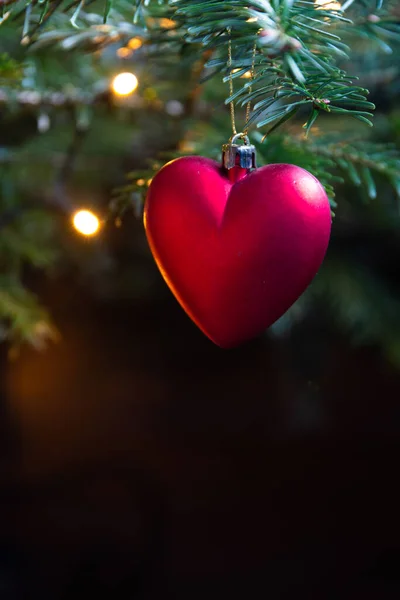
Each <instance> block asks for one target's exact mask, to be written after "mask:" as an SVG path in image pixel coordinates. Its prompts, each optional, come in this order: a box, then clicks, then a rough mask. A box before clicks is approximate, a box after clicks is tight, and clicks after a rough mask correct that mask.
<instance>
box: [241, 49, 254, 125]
mask: <svg viewBox="0 0 400 600" xmlns="http://www.w3.org/2000/svg"><path fill="white" fill-rule="evenodd" d="M256 52H257V42H254V46H253V54H252V59H251V70H250V85H249V94H251V92H252V89H253V88H252V85H251V84H252V83H253V81H254V68H255V64H256ZM250 112H251V100H249V101H248V103H247V106H246V121H245V126H244V127H245V128H244V130H243V135H247V133H248V131H249V127H248V125H247V123H248V122H249V119H250Z"/></svg>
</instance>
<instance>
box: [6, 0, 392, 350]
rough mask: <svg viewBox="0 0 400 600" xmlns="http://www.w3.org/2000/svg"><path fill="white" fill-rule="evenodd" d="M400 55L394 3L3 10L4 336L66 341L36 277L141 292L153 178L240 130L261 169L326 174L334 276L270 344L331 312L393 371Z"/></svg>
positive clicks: (9, 6)
mask: <svg viewBox="0 0 400 600" xmlns="http://www.w3.org/2000/svg"><path fill="white" fill-rule="evenodd" d="M399 42H400V17H399V11H398V7H397V3H396V2H394V1H390V0H387V1H383V2H382V1H380V0H346V1H344V2H336V1H331V0H315V1H314V2H312V1H306V0H297V1H295V0H275V1H267V0H251V2H248V3H243V2H242V1H241V0H231V1H224V0H220V1H218V0H203V1H200V0H170V1H167V0H165V1H162V0H144V1H143V0H138V1H137V2H133V3H131V2H124V1H122V0H104V1H103V2H99V1H94V2H93V1H91V0H86V2H85V1H84V0H79V1H76V0H73V1H72V2H67V1H61V2H60V1H59V0H44V1H40V0H32V1H31V2H26V1H24V2H22V1H14V0H0V81H1V91H0V104H1V107H2V111H1V114H0V140H1V141H0V151H1V152H0V173H1V175H0V190H1V191H0V256H1V264H2V270H1V275H0V279H1V288H0V323H1V331H0V333H1V335H2V337H3V338H6V339H8V340H10V341H11V342H12V343H17V344H18V343H20V342H29V343H32V344H34V345H35V346H37V347H41V346H42V345H43V343H44V342H45V341H46V340H47V339H48V338H54V337H56V335H57V333H56V325H55V326H54V325H53V324H52V320H51V317H50V315H49V314H48V313H47V311H46V309H45V308H44V306H45V299H39V298H37V297H36V295H35V294H34V287H35V286H34V285H32V283H31V282H32V280H36V278H37V277H38V272H39V271H40V272H43V273H45V274H46V276H47V277H52V276H57V274H58V273H60V272H63V271H64V272H65V270H69V272H72V273H73V275H74V277H81V278H84V279H85V280H86V282H87V285H88V286H89V287H91V288H93V290H94V293H96V292H97V293H99V294H103V295H104V294H105V295H107V294H108V295H110V294H112V295H118V294H121V295H126V294H129V293H132V288H135V290H136V288H140V289H142V290H143V289H145V288H146V285H147V282H146V277H145V276H142V274H141V273H140V272H139V273H134V274H132V273H131V272H130V271H129V269H128V270H127V266H126V261H125V260H124V258H125V259H126V258H127V256H128V255H129V250H127V247H128V246H129V245H130V246H132V244H133V245H135V244H139V245H140V247H141V250H140V251H141V252H144V253H146V252H148V251H147V250H144V249H142V246H141V244H142V241H143V233H142V230H141V225H140V221H141V215H142V209H143V203H144V199H145V196H146V192H147V189H148V186H149V184H150V182H151V180H152V178H153V176H154V174H155V173H156V172H157V170H158V169H159V168H160V167H161V166H162V164H163V163H165V162H167V161H168V160H170V159H172V158H176V157H179V156H184V155H188V154H189V155H193V154H196V155H202V156H206V157H210V158H214V159H216V160H219V159H220V154H221V145H222V144H223V143H226V142H227V141H228V139H229V138H230V137H231V136H232V134H233V133H236V132H237V131H239V132H245V133H248V135H249V138H250V141H251V142H252V144H254V145H255V147H256V149H257V153H258V164H259V165H261V164H269V163H292V164H295V165H298V166H300V167H303V168H305V169H307V170H308V171H309V172H311V173H312V174H313V175H315V176H316V177H317V178H318V179H319V180H320V181H321V183H322V184H323V186H324V187H325V190H326V193H327V195H328V197H329V201H330V204H331V209H332V214H334V215H335V218H334V225H333V236H332V242H331V248H330V251H329V254H328V257H327V259H326V261H325V263H324V266H323V267H322V269H321V271H320V273H319V275H318V277H317V278H316V280H315V281H314V283H313V284H312V286H311V287H310V288H309V290H308V291H307V292H306V293H305V294H304V295H303V296H302V297H301V298H300V299H299V301H298V302H297V303H296V304H294V306H293V307H292V308H291V309H290V310H289V311H288V312H287V313H286V314H285V315H284V316H283V317H282V318H281V319H280V320H279V321H277V323H276V324H275V325H273V326H272V328H271V330H270V332H271V334H276V335H283V334H284V333H285V332H286V331H287V330H288V329H290V328H291V327H293V326H294V325H296V324H297V323H299V322H301V321H302V320H303V319H305V318H306V317H307V315H310V314H313V313H315V312H318V310H319V309H320V308H321V307H323V309H324V311H325V312H326V314H329V319H331V320H332V322H333V323H335V325H336V326H337V327H339V328H341V329H343V330H344V331H345V332H346V333H350V334H351V335H352V337H353V339H354V340H356V341H358V342H372V343H378V344H379V345H380V346H381V347H382V348H383V349H384V351H385V352H386V353H387V355H388V356H389V357H390V358H391V359H392V360H395V361H398V360H400V302H399V300H398V294H396V291H397V290H396V286H397V285H398V284H397V282H396V278H395V271H396V264H397V260H398V256H399V254H398V231H399V205H398V201H399V198H398V197H399V195H400V172H399V167H400V154H399V152H398V151H397V150H396V142H397V136H398V132H399V127H398V123H399V121H398V116H397V113H396V105H395V101H394V100H395V97H396V93H397V85H398V79H397V75H398V67H397V63H396V60H395V58H394V56H396V52H397V51H398V45H399ZM368 90H369V91H368ZM375 105H376V106H377V109H376V110H375ZM373 123H374V125H375V126H374V127H372V128H371V125H372V124H373ZM132 215H134V216H135V218H137V224H136V225H132ZM127 224H129V225H127ZM128 226H129V227H130V228H131V233H132V235H130V236H128V237H129V243H128V242H127V241H126V240H125V241H124V242H123V244H122V246H123V248H122V249H121V242H118V241H115V237H116V236H117V237H118V235H117V233H116V232H118V231H119V230H126V228H127V227H128ZM106 232H107V233H108V237H107V236H106ZM82 236H87V237H82ZM132 239H133V241H132ZM106 240H107V241H106ZM138 240H140V241H138ZM118 244H120V246H118ZM116 248H117V250H116ZM118 248H119V249H118ZM146 256H147V257H148V259H149V260H150V257H149V255H148V254H146ZM121 257H122V260H120V259H121ZM388 257H390V260H389V258H388ZM146 260H147V258H146ZM127 272H129V277H128V276H127ZM128 280H129V281H128ZM127 290H128V291H127ZM135 293H136V292H135Z"/></svg>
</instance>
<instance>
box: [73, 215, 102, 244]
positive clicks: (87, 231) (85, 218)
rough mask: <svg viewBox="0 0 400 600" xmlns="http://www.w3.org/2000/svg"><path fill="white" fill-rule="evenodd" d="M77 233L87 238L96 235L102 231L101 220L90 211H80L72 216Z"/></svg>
mask: <svg viewBox="0 0 400 600" xmlns="http://www.w3.org/2000/svg"><path fill="white" fill-rule="evenodd" d="M72 223H73V226H74V227H75V229H76V231H77V232H78V233H80V234H82V235H85V236H88V237H89V236H92V235H96V233H97V232H98V231H99V229H100V221H99V218H98V217H97V216H96V215H95V214H94V213H93V212H92V211H90V210H78V211H76V212H75V213H74V214H73V216H72Z"/></svg>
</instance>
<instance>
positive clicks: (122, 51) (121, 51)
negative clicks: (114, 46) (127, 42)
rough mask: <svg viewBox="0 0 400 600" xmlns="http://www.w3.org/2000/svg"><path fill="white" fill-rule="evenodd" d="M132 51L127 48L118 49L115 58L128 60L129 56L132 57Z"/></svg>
mask: <svg viewBox="0 0 400 600" xmlns="http://www.w3.org/2000/svg"><path fill="white" fill-rule="evenodd" d="M132 54H133V51H132V50H130V49H129V48H125V47H122V48H118V50H117V56H118V58H129V57H130V56H132Z"/></svg>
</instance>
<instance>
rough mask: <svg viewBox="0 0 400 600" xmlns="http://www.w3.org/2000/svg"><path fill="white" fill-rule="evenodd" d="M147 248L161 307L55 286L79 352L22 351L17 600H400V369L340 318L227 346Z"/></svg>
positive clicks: (5, 463) (17, 393)
mask: <svg viewBox="0 0 400 600" xmlns="http://www.w3.org/2000/svg"><path fill="white" fill-rule="evenodd" d="M127 232H128V234H129V237H130V238H133V239H135V240H136V242H135V244H133V245H132V244H131V246H132V247H134V248H136V250H131V252H130V254H129V256H125V257H124V256H122V255H121V256H120V257H119V258H120V259H121V260H122V261H123V260H126V261H129V262H130V263H131V268H132V273H135V272H136V273H137V272H140V273H141V277H142V280H146V281H147V287H146V290H147V291H146V294H138V295H137V298H136V299H134V298H133V299H132V297H130V298H129V299H126V300H124V299H123V298H119V299H118V300H116V299H112V300H110V299H109V298H108V299H107V298H104V297H103V298H102V297H101V295H100V296H99V295H98V294H94V293H93V292H92V291H90V289H89V288H90V286H88V285H87V284H85V282H82V280H81V279H80V278H79V277H78V276H77V273H76V271H75V270H74V268H72V267H71V268H70V269H69V270H68V269H67V270H65V271H64V274H63V275H62V276H60V277H58V278H57V279H56V280H54V281H52V280H44V279H41V278H39V277H35V278H33V282H34V287H36V289H37V290H38V291H40V293H41V297H42V298H43V299H44V300H45V301H46V303H47V304H48V305H49V306H50V308H51V310H52V311H53V314H54V318H55V320H56V322H57V324H58V326H59V328H60V330H61V333H62V336H63V338H62V341H61V342H60V343H58V344H56V345H54V346H52V347H51V348H49V349H48V350H47V351H45V352H43V353H40V352H36V351H34V350H30V349H28V348H24V349H23V351H22V353H21V354H20V356H19V357H18V358H17V359H16V360H13V361H11V362H9V361H8V360H7V359H6V356H5V354H6V347H5V346H4V345H3V347H2V349H3V355H4V356H3V359H2V361H1V364H2V373H1V411H2V415H1V434H0V435H1V437H0V440H1V479H0V482H1V496H0V498H1V500H0V501H1V511H0V514H1V534H0V597H1V600H9V599H10V600H11V599H13V600H14V599H19V598H27V599H31V598H32V599H36V598H41V599H42V600H47V599H55V598H57V599H60V600H61V599H70V598H71V599H72V598H73V599H75V600H76V599H80V598H87V597H90V596H93V597H97V596H104V597H115V598H121V599H122V598H129V599H133V598H138V599H139V598H140V599H142V598H143V599H147V598H160V597H164V598H165V597H167V598H182V599H183V598H185V599H186V598H193V599H206V598H207V599H208V598H258V597H265V598H269V599H293V598H305V599H307V600H308V599H313V598H315V599H318V600H322V599H329V600H330V599H340V600H345V599H353V598H362V599H363V600H366V599H369V598H371V599H379V600H385V599H395V598H396V599H397V598H399V597H400V570H399V562H400V537H399V533H400V521H399V504H400V503H399V501H400V492H399V489H398V481H397V480H398V464H399V457H400V454H399V432H400V408H399V396H400V377H399V372H398V370H396V368H395V367H394V366H391V365H390V363H389V362H388V361H387V360H385V359H384V356H383V354H382V352H381V351H380V350H379V347H374V346H372V345H370V346H365V345H364V346H360V347H358V348H357V347H354V345H353V344H352V343H351V341H350V340H349V339H347V337H345V336H343V335H342V334H339V333H338V332H337V330H336V329H335V328H334V327H332V326H331V323H330V319H329V314H328V313H325V312H324V310H323V309H320V310H319V311H317V310H316V311H314V312H313V313H312V314H310V315H309V316H308V317H307V319H306V320H305V321H303V323H302V324H300V325H298V326H297V327H295V328H294V330H293V331H292V333H291V334H290V335H289V336H287V337H284V338H281V339H279V338H276V337H272V336H271V335H270V336H263V337H261V338H259V339H258V340H254V341H253V342H251V343H249V344H247V345H245V346H243V347H241V348H238V349H236V350H231V351H225V350H220V349H219V348H217V347H215V346H214V345H213V344H212V343H211V342H209V341H208V340H207V339H206V338H205V337H204V336H203V335H202V334H201V333H200V332H199V331H198V330H197V328H196V327H195V326H194V325H193V324H192V323H191V322H190V320H189V319H188V318H187V317H186V315H185V314H184V313H183V311H182V310H181V309H180V307H179V306H178V305H177V303H176V301H175V300H174V298H173V297H172V295H171V294H170V292H169V291H168V290H167V288H166V286H165V284H164V283H163V281H162V280H161V277H160V276H159V274H158V272H157V270H156V267H155V265H154V264H153V262H152V259H151V257H150V254H149V252H148V250H147V247H146V243H145V239H144V233H143V231H142V227H141V223H140V221H135V220H134V219H133V217H132V218H131V220H130V218H128V219H127V221H125V223H124V226H123V228H122V230H121V231H120V230H115V229H114V230H113V231H112V233H109V237H110V239H109V242H110V243H111V244H114V246H115V247H116V248H117V250H118V243H119V242H118V240H119V236H122V237H123V236H126V235H127ZM337 243H338V242H337V241H335V237H334V239H333V246H331V248H332V247H333V248H335V244H337ZM382 243H383V242H382ZM329 252H331V250H330V251H329ZM117 254H118V251H117ZM327 260H329V253H328V258H327Z"/></svg>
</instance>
